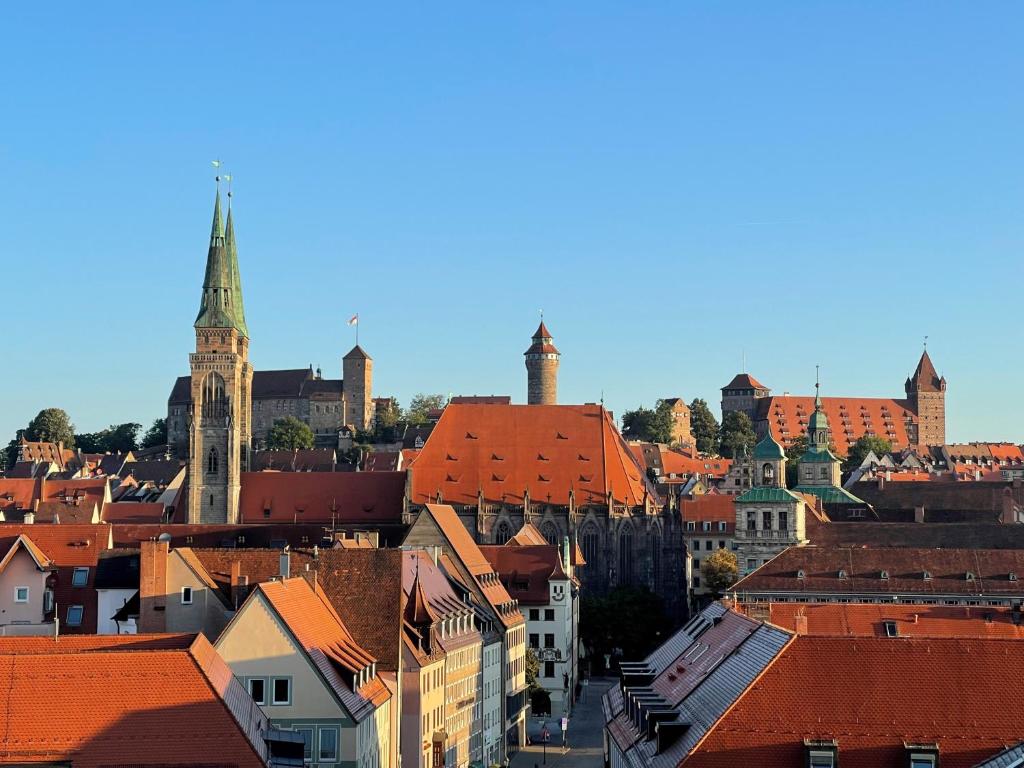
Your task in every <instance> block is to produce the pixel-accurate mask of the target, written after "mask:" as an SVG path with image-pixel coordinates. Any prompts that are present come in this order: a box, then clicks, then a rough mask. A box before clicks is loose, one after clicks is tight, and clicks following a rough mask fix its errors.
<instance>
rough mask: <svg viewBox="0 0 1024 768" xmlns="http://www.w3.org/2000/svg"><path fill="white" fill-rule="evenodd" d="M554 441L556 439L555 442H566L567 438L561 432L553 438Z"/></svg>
mask: <svg viewBox="0 0 1024 768" xmlns="http://www.w3.org/2000/svg"><path fill="white" fill-rule="evenodd" d="M555 439H556V440H568V439H569V438H568V437H566V436H565V435H563V434H562V433H561V432H559V433H558V434H557V435H556V436H555Z"/></svg>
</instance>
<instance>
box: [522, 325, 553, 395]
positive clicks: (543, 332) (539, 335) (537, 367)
mask: <svg viewBox="0 0 1024 768" xmlns="http://www.w3.org/2000/svg"><path fill="white" fill-rule="evenodd" d="M524 354H525V356H526V402H527V404H528V405H556V404H557V403H558V361H559V358H560V357H561V356H562V353H561V352H559V351H558V349H557V348H556V347H555V345H554V341H553V339H552V338H551V333H550V332H549V331H548V329H547V326H546V325H544V321H543V320H541V321H540V326H539V327H538V328H537V332H536V333H535V334H533V344H532V345H530V348H529V349H528V350H526V352H525V353H524Z"/></svg>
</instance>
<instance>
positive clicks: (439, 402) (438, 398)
mask: <svg viewBox="0 0 1024 768" xmlns="http://www.w3.org/2000/svg"><path fill="white" fill-rule="evenodd" d="M444 405H445V396H444V395H424V394H423V393H422V392H420V393H419V394H418V395H416V396H415V397H413V399H412V401H411V402H410V403H409V408H408V410H406V412H405V413H404V415H403V419H404V420H405V421H407V422H409V423H410V424H426V423H427V422H429V421H430V419H431V411H439V410H441V409H442V408H444Z"/></svg>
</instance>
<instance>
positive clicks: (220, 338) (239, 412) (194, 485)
mask: <svg viewBox="0 0 1024 768" xmlns="http://www.w3.org/2000/svg"><path fill="white" fill-rule="evenodd" d="M194 327H195V331H196V351H195V352H194V353H192V354H191V355H189V365H190V367H191V371H192V381H191V386H192V393H191V395H192V397H191V405H190V412H189V454H188V488H189V491H188V520H189V522H190V523H237V522H238V497H239V492H240V489H241V473H242V471H243V470H244V469H245V468H246V465H247V464H248V453H249V447H250V444H251V436H252V435H251V433H252V423H251V419H252V365H251V364H250V363H249V329H248V327H247V326H246V323H245V308H244V306H243V303H242V279H241V275H240V273H239V270H238V251H237V247H236V244H235V232H234V222H233V220H232V213H231V207H230V193H229V197H228V218H227V231H226V232H225V230H224V227H223V225H222V223H221V210H220V190H218V191H217V198H216V201H215V203H214V208H213V227H212V229H211V232H210V249H209V251H208V253H207V256H206V276H205V278H204V280H203V294H202V298H201V300H200V305H199V315H198V316H197V317H196V321H195V323H194Z"/></svg>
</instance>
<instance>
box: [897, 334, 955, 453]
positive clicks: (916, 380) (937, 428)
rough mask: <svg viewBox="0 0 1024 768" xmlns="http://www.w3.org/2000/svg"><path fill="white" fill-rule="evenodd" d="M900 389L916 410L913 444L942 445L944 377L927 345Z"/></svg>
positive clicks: (944, 407)
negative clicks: (904, 392)
mask: <svg viewBox="0 0 1024 768" xmlns="http://www.w3.org/2000/svg"><path fill="white" fill-rule="evenodd" d="M904 389H905V390H906V393H907V403H908V405H909V406H910V409H911V410H912V411H914V413H916V414H917V435H916V440H915V441H914V443H915V447H916V448H918V449H922V448H925V447H926V446H930V445H945V443H946V378H945V377H944V376H939V374H938V372H937V371H936V370H935V366H934V365H932V359H931V357H929V356H928V349H927V348H925V350H924V352H922V353H921V359H920V360H919V361H918V363H917V369H916V370H915V371H914V373H913V375H912V376H911V377H910V378H908V379H907V383H906V384H905V385H904Z"/></svg>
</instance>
